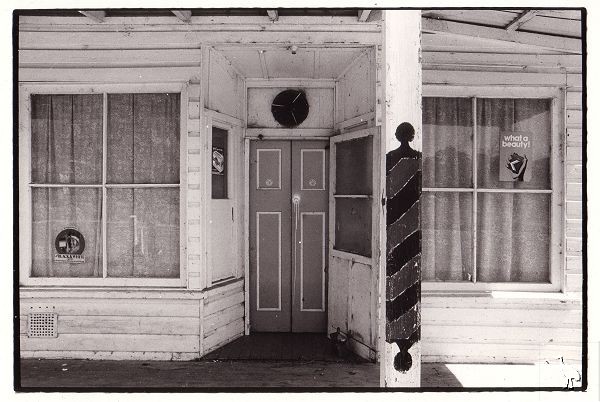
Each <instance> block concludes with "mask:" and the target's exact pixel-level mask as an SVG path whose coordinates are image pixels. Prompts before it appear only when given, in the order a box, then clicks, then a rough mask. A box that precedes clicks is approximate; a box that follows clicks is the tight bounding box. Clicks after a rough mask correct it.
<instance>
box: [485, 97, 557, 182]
mask: <svg viewBox="0 0 600 402" xmlns="http://www.w3.org/2000/svg"><path fill="white" fill-rule="evenodd" d="M477 142H478V145H477V148H478V150H477V157H478V161H477V177H478V184H479V187H483V188H535V189H549V188H550V152H551V149H550V148H551V143H552V122H551V100H550V99H477Z"/></svg>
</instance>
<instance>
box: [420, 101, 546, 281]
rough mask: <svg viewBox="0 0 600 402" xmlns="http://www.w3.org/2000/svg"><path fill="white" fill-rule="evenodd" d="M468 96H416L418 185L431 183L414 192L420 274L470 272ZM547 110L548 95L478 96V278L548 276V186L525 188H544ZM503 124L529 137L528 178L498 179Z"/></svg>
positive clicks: (441, 276) (466, 276) (462, 277)
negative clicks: (419, 111)
mask: <svg viewBox="0 0 600 402" xmlns="http://www.w3.org/2000/svg"><path fill="white" fill-rule="evenodd" d="M471 102H472V100H470V99H461V98H424V99H423V155H424V161H423V183H424V184H423V187H424V188H430V189H433V190H432V191H425V192H423V196H422V198H421V200H422V203H423V205H422V209H421V211H422V212H421V214H422V227H423V245H422V246H423V278H424V279H425V280H446V281H468V280H471V279H472V273H473V258H472V253H473V251H472V246H473V234H472V233H473V222H472V214H473V192H472V191H470V190H469V189H472V188H473V183H472V169H473V165H472V163H473V156H472V148H473V143H472V141H473V125H474V122H473V116H472V103H471ZM550 113H551V101H550V100H548V99H483V98H478V99H477V116H476V124H477V181H478V190H477V191H478V193H477V194H478V195H477V205H476V211H477V212H476V213H477V228H476V229H477V239H478V240H477V281H478V282H548V281H549V247H550V206H551V204H550V203H551V194H550V193H539V192H538V193H535V192H528V190H532V189H535V190H550V179H551V178H550V152H551V137H552V135H551V132H552V130H551V114H550ZM510 132H522V133H523V132H525V133H528V136H529V137H530V140H531V144H532V146H531V148H530V149H529V150H528V151H527V158H528V161H529V162H528V167H527V168H528V169H531V180H530V181H529V182H527V181H523V182H510V181H500V180H499V174H500V169H501V168H503V165H502V166H501V163H500V160H499V159H500V135H501V133H510ZM435 188H443V189H445V191H435ZM453 188H462V189H463V190H465V191H464V192H456V191H453V190H452V189H453ZM512 189H520V190H523V191H524V192H520V193H515V192H509V191H510V190H512ZM486 190H491V191H486Z"/></svg>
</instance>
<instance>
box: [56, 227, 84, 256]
mask: <svg viewBox="0 0 600 402" xmlns="http://www.w3.org/2000/svg"><path fill="white" fill-rule="evenodd" d="M54 247H55V248H56V254H54V261H55V262H67V263H76V264H77V263H83V262H85V257H84V256H83V255H82V253H83V250H84V249H85V238H84V237H83V234H81V232H80V231H79V230H77V228H65V229H64V230H62V231H61V232H60V233H59V234H58V235H57V236H56V239H55V240H54Z"/></svg>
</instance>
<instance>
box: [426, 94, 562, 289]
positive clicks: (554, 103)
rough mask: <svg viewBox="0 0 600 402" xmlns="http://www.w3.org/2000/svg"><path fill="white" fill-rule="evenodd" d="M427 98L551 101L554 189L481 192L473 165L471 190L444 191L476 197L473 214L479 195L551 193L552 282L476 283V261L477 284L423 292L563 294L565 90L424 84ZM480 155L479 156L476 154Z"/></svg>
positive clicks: (433, 285) (436, 285) (430, 284)
mask: <svg viewBox="0 0 600 402" xmlns="http://www.w3.org/2000/svg"><path fill="white" fill-rule="evenodd" d="M422 96H423V97H424V98H425V97H447V98H471V99H473V98H479V99H483V98H494V99H502V98H504V99H518V98H523V99H525V98H529V99H550V100H551V110H550V116H551V119H552V121H551V127H552V133H551V135H552V139H551V151H550V155H551V162H550V189H549V190H534V189H517V190H511V189H483V190H482V189H479V188H478V187H477V183H476V180H477V176H476V174H475V171H476V169H477V162H476V161H475V160H474V162H473V172H474V175H473V184H472V186H471V188H470V189H466V188H462V187H461V188H456V189H445V188H441V191H444V190H446V191H449V192H459V191H460V192H469V193H471V194H473V195H474V196H473V207H472V208H473V213H474V214H475V215H476V213H477V198H476V196H475V194H477V193H508V192H511V193H529V194H531V193H544V194H551V204H550V225H551V226H550V249H549V267H548V268H549V271H550V272H549V279H550V281H549V283H537V282H477V281H476V276H477V273H476V259H475V257H474V259H473V273H474V275H473V277H474V278H475V281H468V282H467V281H430V280H427V281H426V280H423V282H422V288H423V291H426V292H427V291H433V292H441V291H446V292H448V291H450V292H457V291H458V292H463V291H465V292H487V291H530V292H560V291H563V289H564V282H565V281H564V267H565V261H564V255H565V253H564V227H563V226H564V224H563V222H564V207H563V204H564V202H563V198H564V193H565V189H564V187H565V185H566V184H565V181H564V169H565V164H564V163H563V161H564V155H563V152H564V144H565V143H566V141H565V139H564V131H565V130H564V125H565V117H564V111H565V106H564V105H565V101H564V97H565V91H564V89H563V88H557V87H511V86H506V87H505V86H502V87H498V86H496V87H491V86H465V87H450V86H437V85H429V86H428V85H424V86H423V95H422ZM476 107H477V104H476V102H473V103H472V108H473V112H474V113H473V125H474V126H476V125H477V120H476V117H477V114H476ZM476 136H477V131H476V129H475V130H474V131H473V137H476ZM476 146H477V142H476V139H473V147H474V149H475V147H476ZM475 156H476V153H475ZM422 190H423V193H425V192H436V191H438V192H439V191H440V189H437V188H435V187H431V188H426V187H423V189H422ZM472 233H473V245H472V249H473V253H476V247H477V239H478V237H477V236H478V230H477V221H476V220H475V221H473V232H472Z"/></svg>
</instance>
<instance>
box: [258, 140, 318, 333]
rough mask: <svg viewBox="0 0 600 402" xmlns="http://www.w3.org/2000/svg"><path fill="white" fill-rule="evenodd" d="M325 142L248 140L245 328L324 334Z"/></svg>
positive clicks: (263, 330) (262, 330)
mask: <svg viewBox="0 0 600 402" xmlns="http://www.w3.org/2000/svg"><path fill="white" fill-rule="evenodd" d="M328 145H329V142H328V141H304V140H295V141H270V140H268V141H267V140H261V141H259V140H256V141H251V143H250V155H249V159H250V172H249V173H250V174H249V179H250V182H249V196H250V216H249V218H250V219H249V220H250V222H249V223H250V241H249V245H250V250H249V251H250V328H251V331H253V332H325V331H326V326H327V263H328V255H327V252H328V226H329V225H328V222H329V220H328V219H329V218H328V183H329V177H328V170H329V169H328V166H329V152H328V149H327V148H328Z"/></svg>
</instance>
